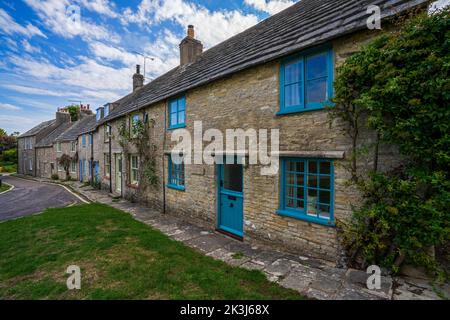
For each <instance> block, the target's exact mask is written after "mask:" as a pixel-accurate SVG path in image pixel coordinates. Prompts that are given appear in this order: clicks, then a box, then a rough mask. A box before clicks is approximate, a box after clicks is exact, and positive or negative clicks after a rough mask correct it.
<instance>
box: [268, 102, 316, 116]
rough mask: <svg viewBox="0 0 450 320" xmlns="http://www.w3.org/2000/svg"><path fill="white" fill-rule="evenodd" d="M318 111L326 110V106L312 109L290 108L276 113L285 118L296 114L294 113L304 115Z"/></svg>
mask: <svg viewBox="0 0 450 320" xmlns="http://www.w3.org/2000/svg"><path fill="white" fill-rule="evenodd" d="M318 110H325V106H324V105H320V106H314V107H310V108H304V107H289V108H286V109H284V110H280V111H278V112H277V113H276V115H277V116H285V115H289V114H294V113H304V112H309V111H318Z"/></svg>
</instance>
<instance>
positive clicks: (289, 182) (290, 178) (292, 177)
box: [286, 173, 295, 184]
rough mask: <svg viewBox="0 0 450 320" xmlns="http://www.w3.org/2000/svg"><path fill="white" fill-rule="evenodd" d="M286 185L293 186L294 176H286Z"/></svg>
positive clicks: (290, 174) (289, 174)
mask: <svg viewBox="0 0 450 320" xmlns="http://www.w3.org/2000/svg"><path fill="white" fill-rule="evenodd" d="M286 183H287V184H294V183H295V180H294V174H292V173H288V174H287V177H286Z"/></svg>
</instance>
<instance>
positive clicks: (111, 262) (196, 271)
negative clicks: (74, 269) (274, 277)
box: [0, 204, 303, 300]
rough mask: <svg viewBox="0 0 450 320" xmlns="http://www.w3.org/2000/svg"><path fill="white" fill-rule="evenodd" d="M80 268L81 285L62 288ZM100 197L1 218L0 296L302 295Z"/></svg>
mask: <svg viewBox="0 0 450 320" xmlns="http://www.w3.org/2000/svg"><path fill="white" fill-rule="evenodd" d="M69 265H78V266H80V267H81V273H82V278H81V290H74V291H69V290H67V287H66V280H67V277H68V275H66V274H65V271H66V269H67V267H68V266H69ZM302 298H303V297H302V296H300V295H298V294H297V293H296V292H294V291H291V290H288V289H284V288H282V287H280V286H278V285H277V284H274V283H271V282H269V281H268V280H266V278H265V276H264V275H263V274H262V273H261V272H259V271H249V270H245V269H240V268H234V267H231V266H228V265H226V264H225V263H223V262H221V261H216V260H214V259H212V258H210V257H206V256H204V255H202V254H200V253H197V252H195V251H194V250H192V249H190V248H188V247H186V246H185V245H183V244H181V243H179V242H176V241H173V240H171V239H170V238H168V237H167V236H165V235H164V234H162V233H161V232H159V231H157V230H154V229H152V228H150V227H149V226H146V225H144V224H143V223H140V222H138V221H135V220H134V219H133V218H132V217H131V216H130V215H128V214H126V213H124V212H122V211H119V210H116V209H114V208H111V207H109V206H105V205H100V204H88V205H82V206H76V207H70V208H63V209H49V210H47V211H46V212H44V213H43V214H41V215H37V216H30V217H26V218H22V219H18V220H15V221H8V222H4V223H0V300H1V299H302Z"/></svg>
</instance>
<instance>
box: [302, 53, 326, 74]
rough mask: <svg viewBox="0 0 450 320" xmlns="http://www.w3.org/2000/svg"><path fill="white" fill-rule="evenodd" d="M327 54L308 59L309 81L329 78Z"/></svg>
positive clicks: (307, 72)
mask: <svg viewBox="0 0 450 320" xmlns="http://www.w3.org/2000/svg"><path fill="white" fill-rule="evenodd" d="M327 70H328V67H327V54H326V53H321V54H318V55H315V56H310V57H308V58H307V59H306V77H307V80H311V79H317V78H322V77H326V76H327Z"/></svg>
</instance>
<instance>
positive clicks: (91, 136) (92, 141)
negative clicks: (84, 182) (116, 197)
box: [90, 132, 94, 185]
mask: <svg viewBox="0 0 450 320" xmlns="http://www.w3.org/2000/svg"><path fill="white" fill-rule="evenodd" d="M90 139H91V184H92V185H93V184H94V134H93V133H92V132H91V134H90Z"/></svg>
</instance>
